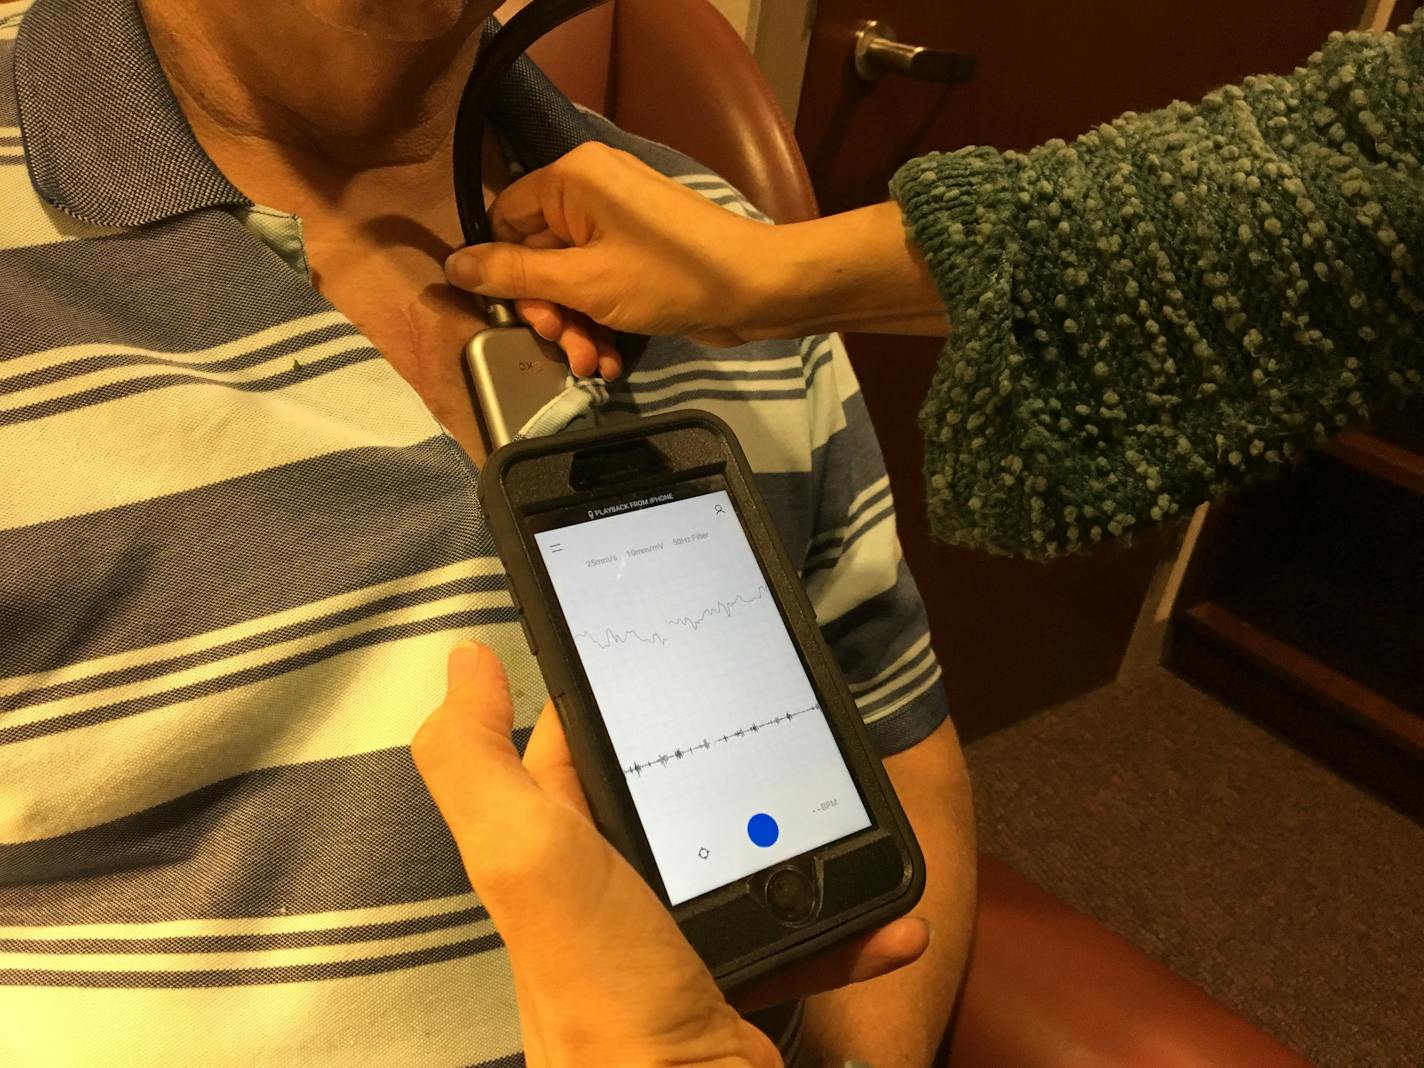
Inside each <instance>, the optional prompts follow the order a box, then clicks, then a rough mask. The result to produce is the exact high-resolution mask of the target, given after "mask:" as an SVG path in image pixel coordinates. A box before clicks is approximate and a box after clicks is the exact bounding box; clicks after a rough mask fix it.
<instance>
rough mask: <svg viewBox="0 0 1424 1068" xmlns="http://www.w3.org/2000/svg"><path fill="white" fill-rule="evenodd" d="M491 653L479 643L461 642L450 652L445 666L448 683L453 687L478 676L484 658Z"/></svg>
mask: <svg viewBox="0 0 1424 1068" xmlns="http://www.w3.org/2000/svg"><path fill="white" fill-rule="evenodd" d="M490 655H491V653H490V651H489V650H488V649H486V648H485V647H484V646H483V645H481V644H480V643H479V642H461V643H460V644H459V645H457V646H455V648H453V649H451V650H450V659H449V662H448V665H447V675H448V682H449V685H450V686H451V687H454V686H456V685H458V684H459V683H462V682H468V681H469V680H470V679H473V678H475V677H476V676H477V675H479V673H480V671H481V670H482V666H483V664H484V661H485V658H486V657H488V656H490Z"/></svg>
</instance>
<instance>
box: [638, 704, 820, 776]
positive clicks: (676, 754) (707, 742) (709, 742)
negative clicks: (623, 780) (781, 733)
mask: <svg viewBox="0 0 1424 1068" xmlns="http://www.w3.org/2000/svg"><path fill="white" fill-rule="evenodd" d="M819 711H820V706H819V705H811V706H810V707H808V708H803V709H801V710H800V711H797V712H783V713H782V714H781V715H779V716H772V717H771V719H768V720H766V721H764V722H761V723H750V724H748V725H747V726H745V727H738V728H737V729H736V730H734V731H728V732H727V733H726V734H723V735H719V736H718V737H716V738H703V739H702V741H700V742H699V743H697V744H696V745H689V746H688V747H687V748H685V749H674V750H673V751H672V752H671V753H659V754H658V755H657V756H655V757H653V758H652V759H651V760H643V761H635V762H634V763H632V764H630V765H629V766H628V767H626V768H624V769H623V774H624V775H637V776H638V777H639V778H641V777H642V775H643V772H644V771H646V770H647V769H648V768H651V767H654V766H656V767H660V768H665V767H667V766H668V762H669V761H679V760H683V759H685V758H688V757H693V756H695V755H696V754H698V753H705V752H706V751H707V750H709V749H711V748H712V747H713V746H718V745H724V744H726V743H727V742H731V741H735V740H736V739H738V738H744V737H746V736H747V735H748V734H759V733H760V732H762V731H764V730H766V729H768V728H769V727H774V726H776V725H777V724H778V723H790V722H791V721H792V720H793V719H795V718H796V717H797V716H804V715H805V714H806V713H807V712H819Z"/></svg>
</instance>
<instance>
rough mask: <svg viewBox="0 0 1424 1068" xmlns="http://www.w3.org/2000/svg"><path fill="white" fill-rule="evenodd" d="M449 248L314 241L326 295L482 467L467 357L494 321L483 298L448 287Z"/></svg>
mask: <svg viewBox="0 0 1424 1068" xmlns="http://www.w3.org/2000/svg"><path fill="white" fill-rule="evenodd" d="M442 250H443V246H441V248H435V249H427V248H424V247H419V246H416V245H411V244H403V243H400V242H391V243H384V242H382V243H372V242H366V241H360V240H354V239H352V238H351V237H349V236H348V235H344V234H340V233H333V234H331V235H330V236H329V237H321V236H314V237H312V238H310V239H309V240H308V243H307V252H308V257H309V260H310V263H311V268H312V280H313V283H314V284H315V285H316V287H317V289H318V291H319V292H320V293H321V294H322V296H324V297H325V298H326V299H327V300H328V301H330V302H331V303H332V304H333V305H334V306H335V307H336V309H337V310H338V311H339V312H341V313H342V314H343V315H345V316H346V317H347V318H349V319H350V320H351V321H352V322H353V323H355V324H356V326H357V328H358V329H360V331H361V332H362V333H363V334H365V335H366V337H367V338H369V339H370V340H371V342H372V344H374V345H375V346H376V348H377V349H378V350H380V352H381V355H382V356H383V357H384V358H385V360H386V361H387V362H388V363H389V364H391V366H392V367H394V368H395V370H396V371H397V372H398V373H399V374H400V376H401V378H402V379H404V380H405V382H406V383H407V385H409V386H410V388H411V389H413V390H414V391H415V393H416V394H417V395H418V396H419V397H420V399H421V401H422V402H423V403H424V404H425V406H426V407H427V408H428V409H429V410H430V412H431V414H432V415H434V416H435V418H436V419H438V420H439V421H440V423H441V425H442V426H444V427H445V429H446V430H448V431H449V432H450V433H451V435H452V436H454V438H455V439H456V440H457V441H458V442H459V443H460V445H461V446H462V447H463V448H464V449H465V451H466V452H467V453H468V454H469V455H470V456H471V458H472V459H474V460H475V461H476V462H479V461H481V460H483V457H484V447H483V442H482V439H481V435H480V432H479V424H478V422H477V418H476V413H475V408H474V404H473V401H472V398H471V396H470V392H469V389H468V387H467V385H466V382H465V375H464V371H463V368H462V366H461V362H462V357H461V354H462V352H463V350H464V347H465V344H466V343H467V342H468V341H469V340H470V338H471V337H473V336H474V335H475V334H477V333H479V332H480V331H481V330H483V329H485V325H486V324H485V322H484V319H483V318H482V316H481V314H480V308H479V305H478V302H477V301H476V300H474V299H473V298H471V297H469V296H468V295H467V294H464V293H461V292H460V291H458V290H455V289H452V288H451V287H450V286H448V285H446V284H445V279H444V275H443V272H442V270H441V266H440V263H441V260H440V258H439V256H440V252H441V251H442Z"/></svg>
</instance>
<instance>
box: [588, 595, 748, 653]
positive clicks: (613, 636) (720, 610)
mask: <svg viewBox="0 0 1424 1068" xmlns="http://www.w3.org/2000/svg"><path fill="white" fill-rule="evenodd" d="M766 596H767V589H766V587H765V586H758V587H757V592H756V594H755V595H753V596H751V597H745V596H743V595H742V594H740V593H739V594H737V595H736V596H735V597H733V598H732V599H731V600H730V601H718V602H717V603H716V604H714V605H710V606H709V607H707V608H704V609H703V610H702V613H701V615H699V616H697V618H695V619H694V618H693V617H692V616H690V615H686V616H679V617H678V618H676V619H668V620H664V623H666V625H667V626H669V627H689V628H691V629H692V630H693V631H697V630H700V629H701V627H702V624H704V623H706V622H707V620H708V619H710V618H711V617H713V616H726V617H727V618H728V619H730V618H731V617H732V609H733V608H736V607H737V606H738V605H748V604H756V603H757V602H758V601H762V600H765V598H766ZM574 637H575V638H587V639H588V640H589V641H591V642H593V644H594V645H596V646H598V647H599V648H600V649H611V648H612V647H613V646H614V645H627V644H628V643H629V642H631V641H637V642H642V643H643V644H644V645H666V644H667V638H665V637H664V636H663V633H662V632H661V631H657V630H655V631H653V632H652V633H651V634H644V633H642V632H641V631H639V630H638V629H636V628H630V629H628V630H625V631H622V632H621V633H620V632H618V631H615V630H614V629H613V628H612V627H607V628H605V629H604V632H603V640H602V641H599V639H598V636H597V635H595V634H594V633H593V632H591V631H587V630H581V631H579V632H578V633H577V634H575V635H574Z"/></svg>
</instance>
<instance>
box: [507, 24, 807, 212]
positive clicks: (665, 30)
mask: <svg viewBox="0 0 1424 1068" xmlns="http://www.w3.org/2000/svg"><path fill="white" fill-rule="evenodd" d="M525 2H527V0H513V2H511V3H506V4H505V5H504V6H503V7H501V8H500V9H499V11H498V12H497V14H498V15H499V16H500V17H501V18H508V17H509V16H510V15H511V14H512V13H513V12H515V11H518V10H519V9H520V8H521V7H523V6H524V3H525ZM530 55H531V56H532V57H533V59H534V61H535V62H536V63H538V64H539V66H540V67H541V68H543V70H544V72H545V73H546V74H548V75H549V77H550V78H552V79H553V81H554V83H555V84H556V85H557V86H558V87H559V88H560V89H562V90H563V91H564V92H565V93H566V94H568V96H569V97H570V98H571V99H573V100H574V101H575V102H576V103H579V104H582V105H584V106H585V107H588V108H592V109H593V110H594V111H598V112H601V113H602V114H604V115H607V116H608V117H609V118H610V119H612V120H613V121H614V122H616V123H617V124H618V125H619V126H621V127H623V128H624V129H625V130H627V131H629V132H630V133H635V134H638V135H639V136H640V137H646V138H649V139H650V140H653V141H660V142H662V143H663V144H665V145H670V146H671V147H673V148H675V149H677V150H678V151H680V152H685V153H687V154H688V155H689V156H692V157H693V158H694V159H696V160H698V161H699V162H701V163H703V164H704V165H706V167H707V168H708V169H709V170H711V171H714V172H716V173H718V174H720V175H722V176H723V177H724V178H726V179H727V180H728V181H729V182H731V183H732V185H734V186H736V187H737V188H738V189H740V190H741V191H742V192H743V193H744V194H745V195H746V197H747V199H749V200H750V201H751V202H752V203H753V204H755V205H756V206H757V207H759V208H761V210H762V211H764V212H766V213H767V214H768V215H770V216H771V217H772V218H773V219H775V220H776V221H777V222H799V221H802V220H804V219H812V218H815V217H816V215H817V214H818V212H817V209H816V195H815V193H814V192H812V190H811V178H810V175H809V174H807V172H806V164H805V161H804V160H803V159H802V158H801V151H800V149H799V148H798V147H797V144H796V138H795V136H794V135H793V134H792V132H791V127H790V125H789V124H788V123H787V121H786V117H785V116H784V115H783V114H782V112H781V108H780V106H779V105H778V104H777V101H776V97H775V96H774V95H773V94H772V91H771V87H770V86H769V85H768V84H767V81H766V78H765V77H764V76H763V75H762V73H761V69H760V68H759V67H758V66H757V64H756V60H755V59H754V58H753V57H752V54H751V51H750V50H749V49H748V48H747V46H746V44H745V42H743V41H742V39H741V37H740V36H739V35H738V34H737V31H736V30H735V29H733V28H732V26H731V24H730V23H728V22H727V20H726V19H725V18H724V17H723V16H722V14H721V13H720V12H719V11H718V10H717V9H716V8H714V7H713V6H712V5H711V4H709V3H708V2H707V0H612V2H611V3H608V4H605V5H603V6H602V7H598V8H595V9H593V10H592V11H588V12H585V13H584V14H582V15H580V16H579V17H578V18H576V19H573V20H571V21H570V22H568V23H567V24H565V25H564V26H561V27H560V28H559V29H557V30H555V31H554V32H553V33H551V34H549V35H548V36H547V37H545V38H544V39H543V40H542V41H540V42H538V43H537V44H536V45H535V46H534V47H533V48H532V49H531V50H530Z"/></svg>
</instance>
